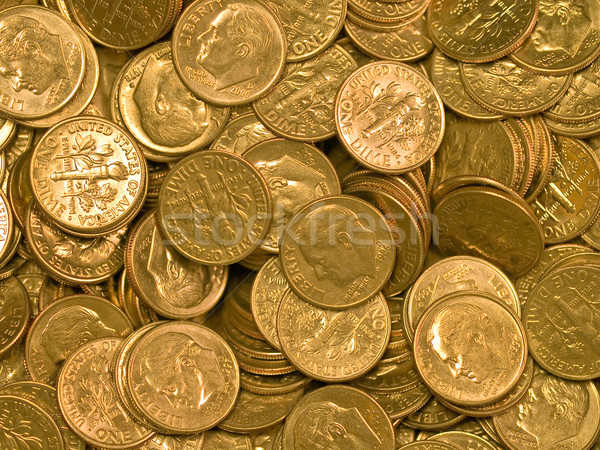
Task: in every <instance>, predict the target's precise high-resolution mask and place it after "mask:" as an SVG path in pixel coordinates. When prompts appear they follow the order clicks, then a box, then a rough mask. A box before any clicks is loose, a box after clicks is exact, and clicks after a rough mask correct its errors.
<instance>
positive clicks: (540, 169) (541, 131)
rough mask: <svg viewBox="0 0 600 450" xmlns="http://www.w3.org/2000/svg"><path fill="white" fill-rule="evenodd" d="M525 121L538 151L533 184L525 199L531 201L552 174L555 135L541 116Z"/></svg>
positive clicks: (532, 179) (536, 151)
mask: <svg viewBox="0 0 600 450" xmlns="http://www.w3.org/2000/svg"><path fill="white" fill-rule="evenodd" d="M523 123H525V124H527V125H528V126H531V133H532V134H533V148H534V151H535V153H536V158H535V165H534V167H533V176H532V178H531V184H530V185H529V188H528V189H527V192H526V193H525V200H526V201H527V202H530V201H531V199H533V198H535V197H537V196H538V195H539V194H540V192H542V191H543V190H544V188H545V187H546V184H547V183H548V180H549V179H550V176H551V174H552V166H553V163H554V157H555V152H554V147H555V146H554V137H553V136H552V134H551V133H550V130H549V128H548V126H547V125H546V122H545V121H544V120H543V119H542V118H541V117H540V116H533V117H528V118H525V119H524V120H523Z"/></svg>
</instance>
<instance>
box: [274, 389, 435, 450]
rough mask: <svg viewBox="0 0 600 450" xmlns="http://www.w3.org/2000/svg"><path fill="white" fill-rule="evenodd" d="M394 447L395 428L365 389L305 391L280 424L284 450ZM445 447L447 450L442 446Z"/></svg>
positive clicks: (379, 448) (379, 449) (380, 448)
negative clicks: (283, 422) (281, 424)
mask: <svg viewBox="0 0 600 450" xmlns="http://www.w3.org/2000/svg"><path fill="white" fill-rule="evenodd" d="M332 445H336V446H337V447H338V448H364V449H367V448H368V449H373V450H375V449H377V450H382V449H393V448H394V429H393V428H392V424H391V422H390V419H389V418H388V416H387V414H386V413H385V411H384V410H383V409H382V408H381V406H379V404H377V402H376V401H375V400H373V399H372V398H371V397H369V396H368V395H367V394H365V393H364V392H361V391H359V390H358V389H354V388H351V387H349V386H343V385H341V386H325V387H322V388H319V389H317V390H315V391H312V392H310V393H309V394H306V395H305V396H304V398H302V400H300V401H299V402H298V404H297V405H296V406H295V407H294V409H293V410H292V412H291V413H290V414H289V416H288V418H287V419H286V421H285V425H284V426H283V447H282V448H283V449H284V450H288V449H301V448H302V449H305V448H306V449H309V448H310V449H314V448H332ZM444 450H446V449H444Z"/></svg>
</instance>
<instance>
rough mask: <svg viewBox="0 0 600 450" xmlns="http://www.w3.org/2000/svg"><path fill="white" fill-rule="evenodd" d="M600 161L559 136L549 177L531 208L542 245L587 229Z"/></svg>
mask: <svg viewBox="0 0 600 450" xmlns="http://www.w3.org/2000/svg"><path fill="white" fill-rule="evenodd" d="M598 177H600V160H599V159H598V156H596V154H595V153H594V151H593V150H592V149H591V148H589V147H588V146H587V145H586V144H585V143H583V142H582V141H579V140H576V139H572V138H567V137H562V136H559V137H557V139H556V159H555V160H554V166H553V169H552V176H551V177H550V180H549V182H548V184H547V185H546V187H545V188H544V190H543V191H542V192H541V194H540V195H539V196H538V197H537V198H536V199H535V200H533V201H532V203H531V206H532V208H533V210H534V212H535V214H536V216H537V218H538V220H539V221H540V224H541V225H542V227H543V229H544V238H545V241H546V242H547V243H549V244H558V243H562V242H567V241H568V240H570V239H572V238H574V237H576V236H578V235H580V234H581V233H582V232H584V231H585V230H586V229H587V228H589V227H590V226H591V225H592V223H593V222H594V220H595V219H596V216H597V214H598V210H599V208H600V202H599V198H600V185H599V183H598Z"/></svg>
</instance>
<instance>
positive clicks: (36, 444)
mask: <svg viewBox="0 0 600 450" xmlns="http://www.w3.org/2000/svg"><path fill="white" fill-rule="evenodd" d="M36 403H37V402H36ZM0 447H2V448H5V449H21V448H23V449H34V448H43V449H44V450H45V449H48V450H63V449H64V448H65V446H64V441H63V438H62V436H61V434H60V430H59V429H58V427H57V426H56V423H54V421H53V420H52V417H50V414H48V413H47V412H46V411H44V410H43V409H42V408H40V407H39V406H37V405H35V404H34V403H33V402H30V401H29V400H25V399H24V398H19V397H15V396H12V395H0Z"/></svg>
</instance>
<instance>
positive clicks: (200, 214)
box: [158, 150, 271, 265]
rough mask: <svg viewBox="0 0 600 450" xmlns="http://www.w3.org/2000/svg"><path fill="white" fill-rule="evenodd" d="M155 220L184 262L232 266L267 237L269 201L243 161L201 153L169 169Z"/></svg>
mask: <svg viewBox="0 0 600 450" xmlns="http://www.w3.org/2000/svg"><path fill="white" fill-rule="evenodd" d="M158 220H159V224H160V227H161V230H162V231H163V232H164V233H165V235H166V237H167V239H168V240H169V242H168V243H169V245H173V246H174V247H175V249H176V250H177V251H179V252H180V253H181V254H182V255H184V256H185V257H187V258H189V259H191V260H193V261H196V262H199V263H202V264H208V265H224V264H232V263H234V262H236V261H239V260H241V259H243V258H245V257H246V256H248V255H249V254H250V253H252V251H253V250H255V249H256V248H257V247H258V246H259V245H260V244H261V242H262V240H263V238H264V237H265V236H266V234H267V233H268V231H269V227H270V224H271V198H270V195H269V191H268V188H267V185H266V183H265V180H264V178H263V177H262V175H261V174H260V173H259V172H258V171H257V169H255V168H254V166H252V165H251V164H250V163H249V162H247V161H245V160H244V159H242V158H241V157H239V156H237V155H235V154H233V153H229V152H223V151H216V150H207V151H203V152H198V153H194V154H192V155H190V156H188V157H187V158H184V159H183V160H181V161H180V162H179V163H177V164H176V165H175V166H174V167H173V168H172V169H171V171H170V172H169V174H168V175H167V177H166V179H165V181H164V182H163V184H162V186H161V190H160V194H159V208H158Z"/></svg>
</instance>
